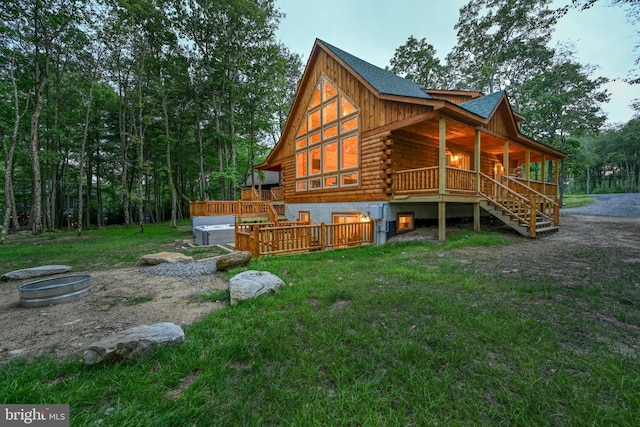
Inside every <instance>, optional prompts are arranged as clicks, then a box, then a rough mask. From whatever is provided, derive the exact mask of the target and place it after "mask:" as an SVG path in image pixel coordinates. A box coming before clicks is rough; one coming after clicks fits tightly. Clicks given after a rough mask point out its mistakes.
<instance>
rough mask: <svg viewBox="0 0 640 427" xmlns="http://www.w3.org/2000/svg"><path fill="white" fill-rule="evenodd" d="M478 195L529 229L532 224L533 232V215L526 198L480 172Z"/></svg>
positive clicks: (529, 202)
mask: <svg viewBox="0 0 640 427" xmlns="http://www.w3.org/2000/svg"><path fill="white" fill-rule="evenodd" d="M480 194H482V195H483V196H484V197H485V198H486V199H487V201H489V203H491V204H492V205H494V206H495V207H496V208H498V209H500V210H501V211H503V212H504V213H506V214H508V215H509V216H511V217H512V218H514V219H516V220H517V221H518V222H519V223H521V224H528V225H529V226H530V227H531V223H532V222H533V224H534V227H533V228H534V230H535V213H533V212H532V206H531V201H530V200H529V199H528V198H527V197H525V196H523V195H522V194H520V193H518V192H516V191H514V190H512V189H510V188H509V187H507V186H506V185H504V184H501V183H500V182H498V181H496V180H495V179H493V178H491V177H490V176H488V175H485V174H484V173H482V172H480ZM532 213H533V215H532Z"/></svg>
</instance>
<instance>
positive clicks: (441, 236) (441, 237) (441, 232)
mask: <svg viewBox="0 0 640 427" xmlns="http://www.w3.org/2000/svg"><path fill="white" fill-rule="evenodd" d="M446 208H447V203H446V202H438V241H439V242H444V241H445V240H447V209H446Z"/></svg>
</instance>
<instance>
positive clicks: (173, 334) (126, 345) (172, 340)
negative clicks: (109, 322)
mask: <svg viewBox="0 0 640 427" xmlns="http://www.w3.org/2000/svg"><path fill="white" fill-rule="evenodd" d="M183 342H184V331H183V330H182V328H181V327H180V326H178V325H175V324H173V323H171V322H163V323H156V324H155V325H151V326H147V325H142V326H136V327H134V328H130V329H126V330H124V331H120V332H118V333H116V334H115V335H112V336H110V337H107V338H104V339H102V340H100V341H96V342H94V343H93V344H91V345H90V346H89V347H88V348H87V350H86V351H85V352H84V354H83V355H82V361H83V362H84V364H85V365H94V364H96V363H99V362H115V361H119V360H123V359H135V358H140V357H145V356H147V355H148V354H149V353H151V351H152V350H153V349H154V348H156V347H158V346H160V345H167V344H182V343H183Z"/></svg>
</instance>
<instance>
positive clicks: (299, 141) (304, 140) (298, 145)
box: [296, 138, 307, 148]
mask: <svg viewBox="0 0 640 427" xmlns="http://www.w3.org/2000/svg"><path fill="white" fill-rule="evenodd" d="M306 146H307V138H300V139H296V148H303V147H306Z"/></svg>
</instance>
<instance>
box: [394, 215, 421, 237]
mask: <svg viewBox="0 0 640 427" xmlns="http://www.w3.org/2000/svg"><path fill="white" fill-rule="evenodd" d="M415 228H416V227H415V222H414V218H413V212H402V213H399V214H398V216H397V221H396V233H406V232H407V231H411V230H414V229H415Z"/></svg>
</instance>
